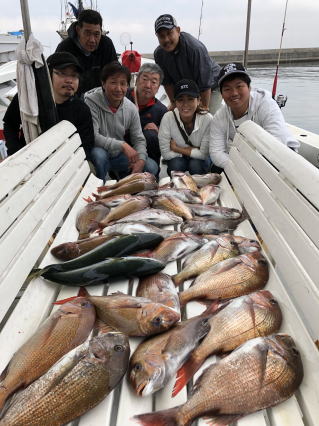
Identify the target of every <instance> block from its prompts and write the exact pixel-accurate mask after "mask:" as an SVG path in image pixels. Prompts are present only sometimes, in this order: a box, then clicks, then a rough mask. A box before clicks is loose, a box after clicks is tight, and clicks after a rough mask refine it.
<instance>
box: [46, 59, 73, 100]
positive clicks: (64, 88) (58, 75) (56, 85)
mask: <svg viewBox="0 0 319 426" xmlns="http://www.w3.org/2000/svg"><path fill="white" fill-rule="evenodd" d="M79 78H80V75H79V73H78V71H77V69H76V68H75V67H73V66H69V67H66V68H63V69H58V70H57V69H55V68H53V71H52V86H53V91H54V94H55V97H56V98H59V99H65V100H67V99H69V98H70V97H71V96H73V95H74V94H75V92H76V91H77V90H78V87H79Z"/></svg>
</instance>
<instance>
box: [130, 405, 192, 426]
mask: <svg viewBox="0 0 319 426" xmlns="http://www.w3.org/2000/svg"><path fill="white" fill-rule="evenodd" d="M178 410H179V407H175V408H170V409H169V410H162V411H157V412H155V413H146V414H139V415H138V416H134V417H133V419H134V420H136V421H137V422H138V423H139V424H140V425H142V426H177V424H178V423H177V419H176V417H177V413H178ZM187 424H189V423H187ZM185 426H186V423H185Z"/></svg>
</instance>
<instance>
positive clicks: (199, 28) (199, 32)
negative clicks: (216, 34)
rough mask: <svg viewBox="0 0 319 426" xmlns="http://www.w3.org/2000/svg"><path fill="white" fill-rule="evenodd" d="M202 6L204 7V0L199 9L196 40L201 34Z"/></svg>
mask: <svg viewBox="0 0 319 426" xmlns="http://www.w3.org/2000/svg"><path fill="white" fill-rule="evenodd" d="M203 6H204V0H202V5H201V8H200V18H199V26H198V37H197V39H198V40H199V37H200V35H201V32H202V19H203Z"/></svg>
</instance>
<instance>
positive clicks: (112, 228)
mask: <svg viewBox="0 0 319 426" xmlns="http://www.w3.org/2000/svg"><path fill="white" fill-rule="evenodd" d="M145 232H146V233H149V234H158V235H161V236H162V237H163V238H168V237H169V236H171V235H173V234H176V231H173V230H169V229H162V228H158V227H156V226H153V225H150V224H146V223H139V222H122V223H119V222H117V223H115V224H114V225H109V226H106V227H105V228H104V229H103V234H104V235H118V234H138V233H145Z"/></svg>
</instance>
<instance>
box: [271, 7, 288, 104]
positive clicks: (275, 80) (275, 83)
mask: <svg viewBox="0 0 319 426" xmlns="http://www.w3.org/2000/svg"><path fill="white" fill-rule="evenodd" d="M287 6H288V0H286V6H285V13H284V20H283V23H282V30H281V37H280V45H279V51H278V59H277V66H276V74H275V78H274V83H273V86H272V97H273V99H275V96H276V91H277V81H278V69H279V62H280V54H281V46H282V39H283V37H284V32H285V29H286V28H285V25H286V14H287Z"/></svg>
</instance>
